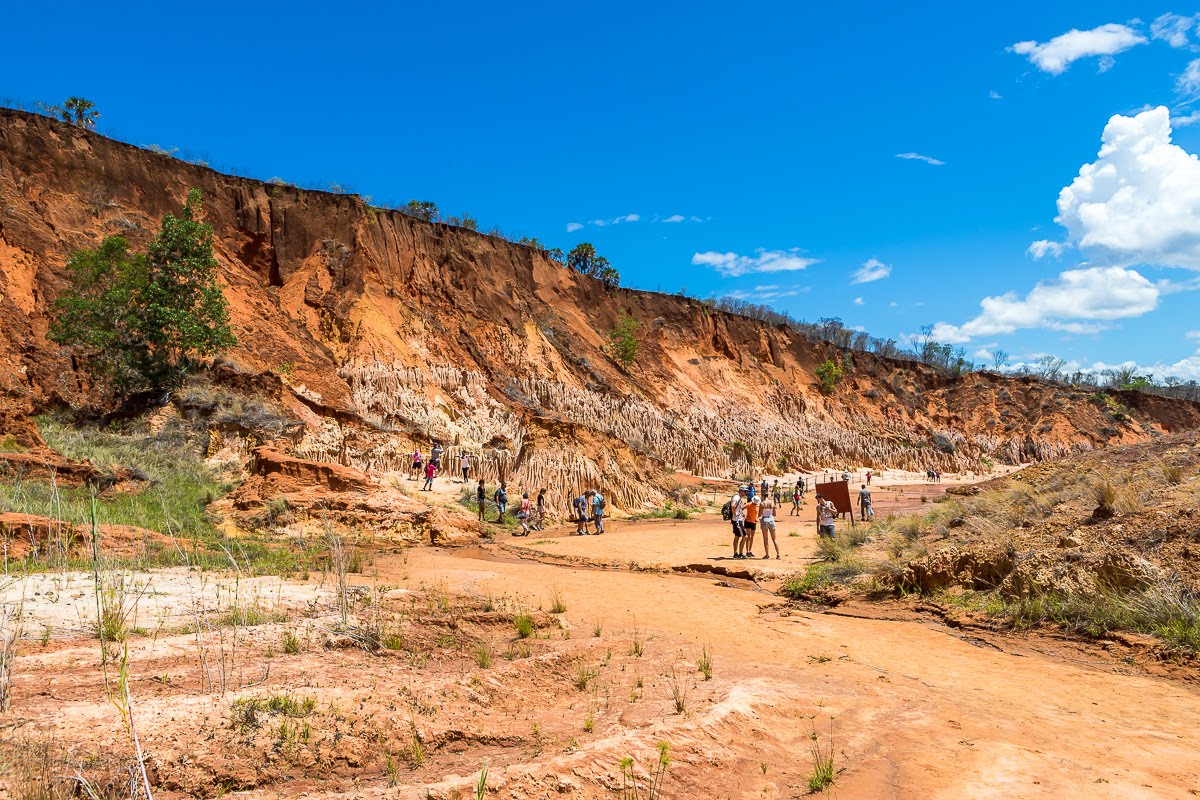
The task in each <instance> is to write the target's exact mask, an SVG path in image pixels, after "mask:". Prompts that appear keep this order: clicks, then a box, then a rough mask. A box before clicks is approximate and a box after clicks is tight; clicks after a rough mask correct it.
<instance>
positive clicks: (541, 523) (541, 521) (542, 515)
mask: <svg viewBox="0 0 1200 800" xmlns="http://www.w3.org/2000/svg"><path fill="white" fill-rule="evenodd" d="M549 511H550V509H549V508H547V507H546V490H545V489H539V490H538V496H537V517H536V520H537V523H536V525H535V529H536V530H539V531H544V530H545V529H546V514H547V513H548V512H549Z"/></svg>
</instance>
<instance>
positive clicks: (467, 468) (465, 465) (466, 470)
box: [458, 451, 471, 483]
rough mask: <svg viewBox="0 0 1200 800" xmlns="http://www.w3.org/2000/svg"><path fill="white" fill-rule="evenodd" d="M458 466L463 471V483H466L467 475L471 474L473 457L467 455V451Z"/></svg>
mask: <svg viewBox="0 0 1200 800" xmlns="http://www.w3.org/2000/svg"><path fill="white" fill-rule="evenodd" d="M458 466H459V467H460V468H461V469H462V474H463V479H462V482H463V483H466V482H467V475H468V474H470V472H471V457H470V456H469V455H467V453H466V452H465V451H464V452H463V454H462V458H460V459H459V460H458Z"/></svg>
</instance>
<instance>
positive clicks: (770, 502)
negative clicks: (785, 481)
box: [758, 486, 779, 558]
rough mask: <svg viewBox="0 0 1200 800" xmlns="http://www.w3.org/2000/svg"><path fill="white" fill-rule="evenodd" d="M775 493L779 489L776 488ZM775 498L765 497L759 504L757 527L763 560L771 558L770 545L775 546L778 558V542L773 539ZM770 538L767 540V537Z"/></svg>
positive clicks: (772, 496)
mask: <svg viewBox="0 0 1200 800" xmlns="http://www.w3.org/2000/svg"><path fill="white" fill-rule="evenodd" d="M775 488H776V491H778V490H779V487H778V486H776V487H775ZM775 508H776V505H775V497H774V495H767V496H766V497H764V498H763V499H762V502H761V503H759V506H758V513H759V527H760V528H762V543H763V556H762V557H763V558H770V557H771V545H775V557H776V558H779V540H778V539H776V538H775ZM768 536H770V537H771V538H770V539H768V538H767V537H768Z"/></svg>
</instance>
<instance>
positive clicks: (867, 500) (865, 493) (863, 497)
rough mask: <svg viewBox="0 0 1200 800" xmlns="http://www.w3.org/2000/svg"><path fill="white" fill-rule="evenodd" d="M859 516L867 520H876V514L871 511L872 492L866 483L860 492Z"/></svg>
mask: <svg viewBox="0 0 1200 800" xmlns="http://www.w3.org/2000/svg"><path fill="white" fill-rule="evenodd" d="M858 515H859V516H860V517H861V518H862V519H865V520H872V519H875V512H874V511H873V510H872V509H871V490H870V489H868V488H867V485H866V484H865V483H864V484H863V485H862V488H861V489H859V490H858Z"/></svg>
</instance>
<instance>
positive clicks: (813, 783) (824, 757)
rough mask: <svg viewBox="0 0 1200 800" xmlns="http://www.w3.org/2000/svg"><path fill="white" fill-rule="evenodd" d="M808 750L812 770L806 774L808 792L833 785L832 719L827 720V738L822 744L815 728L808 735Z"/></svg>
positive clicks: (834, 774) (835, 771)
mask: <svg viewBox="0 0 1200 800" xmlns="http://www.w3.org/2000/svg"><path fill="white" fill-rule="evenodd" d="M808 751H809V754H810V755H811V756H812V762H813V764H812V772H810V773H809V774H808V792H809V794H816V793H817V792H823V791H825V790H826V789H828V788H829V787H830V786H832V785H833V780H834V778H836V777H837V769H836V768H835V767H834V765H833V720H832V719H830V720H829V740H828V743H827V744H825V745H824V746H822V744H821V737H820V736H818V735H817V730H816V728H813V730H812V732H811V733H809V735H808Z"/></svg>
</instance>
